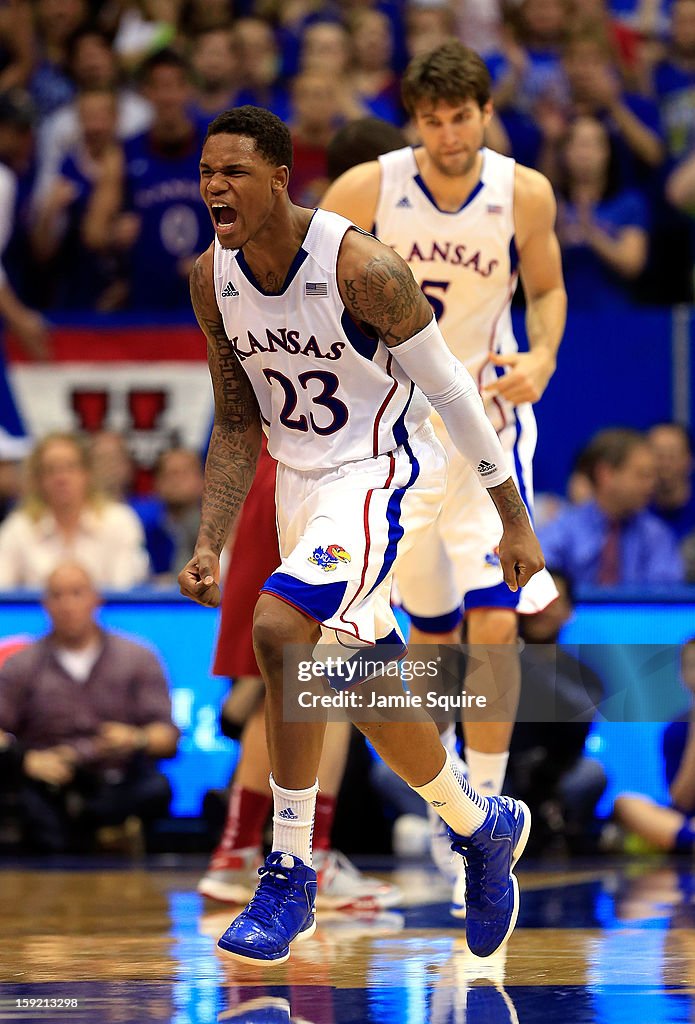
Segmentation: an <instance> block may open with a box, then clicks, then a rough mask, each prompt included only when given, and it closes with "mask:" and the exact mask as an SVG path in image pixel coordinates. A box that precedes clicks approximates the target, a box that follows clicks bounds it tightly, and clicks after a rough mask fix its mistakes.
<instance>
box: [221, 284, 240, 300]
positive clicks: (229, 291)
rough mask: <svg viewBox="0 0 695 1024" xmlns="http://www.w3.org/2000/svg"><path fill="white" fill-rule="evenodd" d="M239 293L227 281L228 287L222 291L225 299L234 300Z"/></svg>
mask: <svg viewBox="0 0 695 1024" xmlns="http://www.w3.org/2000/svg"><path fill="white" fill-rule="evenodd" d="M238 294H239V292H238V291H237V290H236V288H235V287H234V285H233V284H232V282H231V281H227V283H226V285H225V286H224V288H223V289H222V292H221V296H222V298H223V299H234V298H236V297H237V295H238Z"/></svg>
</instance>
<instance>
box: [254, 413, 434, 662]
mask: <svg viewBox="0 0 695 1024" xmlns="http://www.w3.org/2000/svg"><path fill="white" fill-rule="evenodd" d="M446 470H447V457H446V454H445V452H444V449H443V447H442V445H441V443H440V442H439V441H438V440H437V437H436V435H435V432H434V430H433V428H432V426H431V424H430V423H429V422H427V423H425V424H424V425H423V426H422V427H420V429H419V430H418V431H417V432H416V433H415V434H414V435H413V436H412V437H411V438H410V439H409V441H408V442H407V443H406V444H404V445H403V446H402V447H399V448H396V449H395V450H394V451H393V452H389V453H388V454H386V455H380V456H378V457H377V458H374V459H362V460H359V461H357V462H349V463H345V465H343V466H340V467H339V468H337V469H325V470H318V471H315V472H302V471H299V470H295V469H290V468H289V467H287V466H282V465H278V472H277V484H276V493H275V501H276V508H277V518H278V535H279V539H280V555H281V558H282V564H281V565H280V566H279V568H278V569H277V570H276V571H275V572H274V573H272V575H271V576H269V577H268V579H267V580H266V582H265V583H264V585H263V588H262V593H267V594H274V595H275V596H276V597H279V598H280V599H281V600H283V601H286V602H287V603H288V604H291V605H293V606H294V607H295V608H298V609H299V610H300V611H302V612H304V613H305V614H306V615H308V616H310V618H312V619H314V620H315V621H316V622H318V623H320V624H321V634H322V636H321V642H322V643H340V644H342V645H347V646H349V647H361V646H364V645H372V644H375V643H388V644H402V643H403V637H402V634H401V632H400V629H399V627H398V624H397V622H396V618H395V616H394V614H393V611H392V609H391V602H390V597H391V577H392V573H393V570H394V567H395V565H397V563H398V560H399V559H400V558H401V557H402V556H403V554H404V553H405V552H406V551H407V550H408V548H409V547H410V546H411V545H412V544H414V543H416V542H417V540H418V539H419V538H420V537H421V536H422V534H423V533H424V532H425V531H426V529H427V528H428V527H429V526H431V524H432V523H433V522H434V521H435V520H436V518H437V515H438V514H439V511H440V508H441V505H442V501H443V500H444V493H445V486H446Z"/></svg>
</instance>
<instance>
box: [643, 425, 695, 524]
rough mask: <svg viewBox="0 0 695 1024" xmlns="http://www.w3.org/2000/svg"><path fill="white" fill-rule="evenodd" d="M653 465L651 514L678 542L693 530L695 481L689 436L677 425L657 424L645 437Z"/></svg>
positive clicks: (694, 522)
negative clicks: (652, 513) (666, 527)
mask: <svg viewBox="0 0 695 1024" xmlns="http://www.w3.org/2000/svg"><path fill="white" fill-rule="evenodd" d="M647 439H648V441H649V444H650V445H651V448H652V451H653V452H654V458H655V462H656V486H655V489H654V496H653V500H652V512H654V514H655V515H657V516H658V517H659V519H661V520H663V522H664V523H666V525H667V526H669V527H670V528H671V530H673V532H674V533H675V535H676V537H677V538H678V540H683V538H684V537H685V536H686V535H687V534H688V533H690V532H691V531H692V530H695V478H694V476H693V447H692V442H691V440H690V434H689V433H688V430H687V429H686V427H684V426H683V425H682V424H681V423H657V424H656V426H654V427H652V428H651V430H650V431H649V433H648V434H647Z"/></svg>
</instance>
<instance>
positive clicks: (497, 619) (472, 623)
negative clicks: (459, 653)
mask: <svg viewBox="0 0 695 1024" xmlns="http://www.w3.org/2000/svg"><path fill="white" fill-rule="evenodd" d="M466 625H467V631H468V642H469V643H471V644H513V643H516V638H517V635H518V624H517V616H516V612H514V611H512V610H511V609H510V608H476V609H474V610H473V611H471V612H469V613H468V617H467V623H466Z"/></svg>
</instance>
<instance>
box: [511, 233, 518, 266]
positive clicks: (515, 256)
mask: <svg viewBox="0 0 695 1024" xmlns="http://www.w3.org/2000/svg"><path fill="white" fill-rule="evenodd" d="M518 266H519V250H518V249H517V247H516V238H515V237H514V235H512V237H511V238H510V239H509V272H510V274H515V273H516V268H517V267H518Z"/></svg>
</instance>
